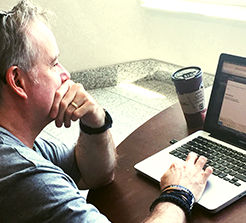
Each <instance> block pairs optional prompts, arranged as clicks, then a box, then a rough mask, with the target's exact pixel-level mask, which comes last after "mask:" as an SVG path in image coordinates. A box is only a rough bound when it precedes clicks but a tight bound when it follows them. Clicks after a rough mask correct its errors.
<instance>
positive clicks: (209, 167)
mask: <svg viewBox="0 0 246 223" xmlns="http://www.w3.org/2000/svg"><path fill="white" fill-rule="evenodd" d="M212 173H213V168H212V167H211V166H208V167H207V168H206V169H205V170H204V172H203V173H202V174H203V175H204V176H205V180H207V179H208V177H209V176H210V175H211V174H212Z"/></svg>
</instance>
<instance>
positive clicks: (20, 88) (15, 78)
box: [6, 66, 27, 99]
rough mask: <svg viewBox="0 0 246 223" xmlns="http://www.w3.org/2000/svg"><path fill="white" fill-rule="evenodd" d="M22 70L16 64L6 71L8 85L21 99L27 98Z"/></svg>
mask: <svg viewBox="0 0 246 223" xmlns="http://www.w3.org/2000/svg"><path fill="white" fill-rule="evenodd" d="M24 75H26V74H25V73H24V71H23V70H22V69H20V68H19V67H18V66H12V67H10V68H9V69H8V70H7V72H6V81H7V84H8V85H9V87H10V88H11V89H12V90H13V91H14V92H15V93H16V94H17V95H19V96H20V97H22V98H23V99H27V93H26V90H25V79H24V77H25V76H24Z"/></svg>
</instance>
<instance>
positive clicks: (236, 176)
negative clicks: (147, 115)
mask: <svg viewBox="0 0 246 223" xmlns="http://www.w3.org/2000/svg"><path fill="white" fill-rule="evenodd" d="M191 151H192V152H195V153H196V154H198V155H199V156H202V155H203V156H205V157H206V158H207V159H208V160H207V164H206V165H205V167H204V168H206V167H207V166H211V167H212V168H213V174H214V175H215V176H218V177H220V178H221V179H224V180H225V181H228V182H230V183H231V184H234V185H236V186H241V181H243V182H246V155H245V154H243V153H240V152H237V151H235V150H233V149H230V148H228V147H226V146H223V145H220V144H218V143H215V142H213V141H211V140H208V139H205V138H203V137H201V136H198V137H197V138H195V139H193V140H191V141H189V142H188V143H186V144H184V145H182V146H181V147H178V148H177V149H175V150H173V151H171V152H170V154H172V155H174V156H176V157H178V158H180V159H182V160H186V157H187V155H188V154H189V152H191Z"/></svg>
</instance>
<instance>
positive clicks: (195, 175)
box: [160, 152, 213, 201]
mask: <svg viewBox="0 0 246 223" xmlns="http://www.w3.org/2000/svg"><path fill="white" fill-rule="evenodd" d="M206 162H207V159H206V158H205V157H203V156H201V157H199V158H198V157H197V155H196V154H195V153H193V152H191V153H190V154H189V155H188V156H187V159H186V162H184V161H180V162H174V163H173V164H172V165H171V166H170V168H169V169H168V170H167V171H166V173H165V174H164V175H163V176H162V178H161V183H160V186H161V189H162V190H163V189H164V188H165V187H167V186H169V185H174V184H175V185H181V186H183V187H186V188H187V189H189V190H190V191H191V192H192V193H193V195H194V197H195V199H196V201H198V200H199V199H200V197H201V195H202V193H203V191H204V189H205V186H206V183H207V179H208V177H209V176H210V175H211V174H212V172H213V170H212V168H211V167H207V168H206V169H205V170H203V167H204V165H205V164H206Z"/></svg>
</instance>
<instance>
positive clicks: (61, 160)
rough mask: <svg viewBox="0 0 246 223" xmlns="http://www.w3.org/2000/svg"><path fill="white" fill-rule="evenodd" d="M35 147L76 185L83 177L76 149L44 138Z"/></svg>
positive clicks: (37, 141) (38, 140)
mask: <svg viewBox="0 0 246 223" xmlns="http://www.w3.org/2000/svg"><path fill="white" fill-rule="evenodd" d="M35 145H36V147H37V148H38V150H39V153H41V155H42V156H43V157H44V158H45V159H47V160H49V161H51V162H52V163H53V164H54V165H56V166H58V167H60V168H61V169H62V170H63V171H64V172H65V173H66V174H68V175H69V176H70V177H71V178H72V179H73V180H74V181H75V183H78V182H79V180H80V178H81V175H80V172H79V169H78V166H77V162H76V159H75V153H74V148H68V147H67V146H66V145H65V144H63V143H60V144H58V143H54V142H51V141H47V140H45V139H42V138H38V139H37V140H36V141H35Z"/></svg>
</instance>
